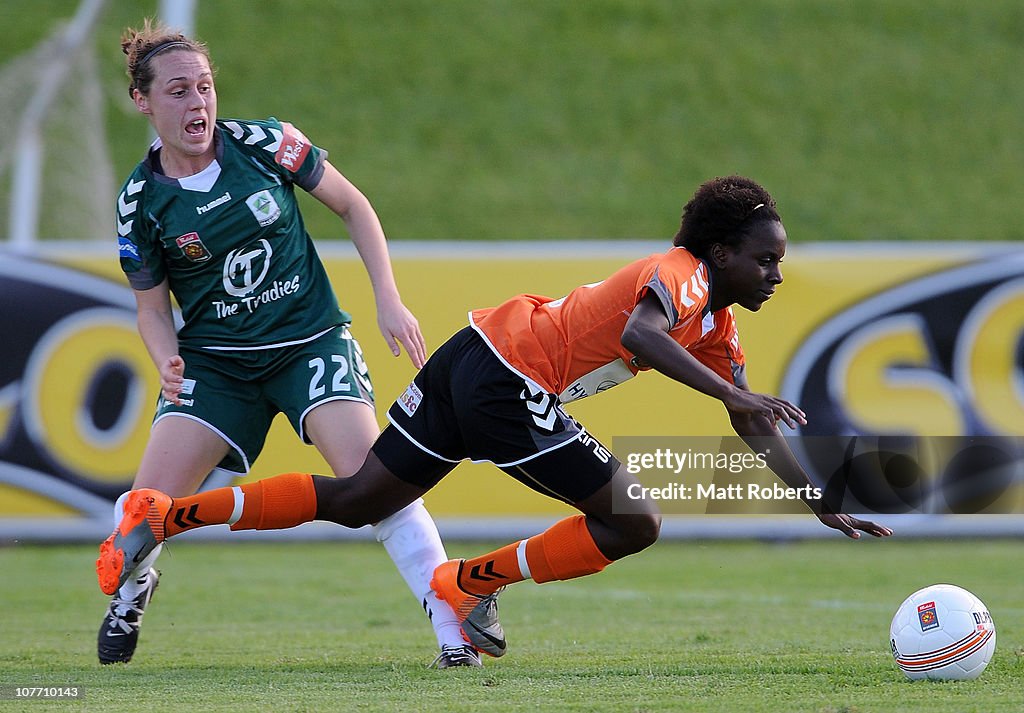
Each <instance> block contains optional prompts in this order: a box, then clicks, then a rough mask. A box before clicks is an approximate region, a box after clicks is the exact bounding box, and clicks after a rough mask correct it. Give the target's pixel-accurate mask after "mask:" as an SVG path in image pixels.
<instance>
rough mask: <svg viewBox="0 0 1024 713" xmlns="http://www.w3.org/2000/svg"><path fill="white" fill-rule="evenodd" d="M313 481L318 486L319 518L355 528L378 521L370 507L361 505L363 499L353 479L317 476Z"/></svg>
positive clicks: (317, 515) (317, 504)
mask: <svg viewBox="0 0 1024 713" xmlns="http://www.w3.org/2000/svg"><path fill="white" fill-rule="evenodd" d="M313 483H314V487H315V488H316V519H317V520H327V521H328V522H334V523H337V524H339V525H342V526H343V527H351V528H353V529H355V528H360V527H363V526H365V525H370V524H372V523H374V522H376V520H375V519H372V513H370V512H369V508H367V507H359V503H360V502H361V500H360V498H359V496H358V494H357V493H355V492H354V490H355V488H354V487H353V482H352V480H351V479H349V478H329V477H316V478H314V479H313Z"/></svg>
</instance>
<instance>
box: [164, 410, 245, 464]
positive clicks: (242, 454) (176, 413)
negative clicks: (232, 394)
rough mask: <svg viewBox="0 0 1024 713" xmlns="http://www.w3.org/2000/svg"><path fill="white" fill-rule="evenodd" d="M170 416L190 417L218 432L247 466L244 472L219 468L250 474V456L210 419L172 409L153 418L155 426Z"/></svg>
mask: <svg viewBox="0 0 1024 713" xmlns="http://www.w3.org/2000/svg"><path fill="white" fill-rule="evenodd" d="M170 416H178V417H179V418H187V419H189V420H191V421H195V422H196V423H201V424H203V425H204V426H206V427H207V428H209V429H210V430H211V431H213V432H214V433H216V434H217V435H218V436H220V437H221V438H223V439H224V442H225V443H227V444H228V445H229V446H230V447H231V449H232V450H233V451H235V453H237V454H238V455H239V457H241V459H242V465H243V466H244V467H245V470H243V471H242V472H239V471H237V470H231V469H230V468H224V467H223V466H220V465H218V466H217V468H220V469H221V470H223V471H225V472H227V473H232V474H234V475H239V476H241V475H248V474H249V467H250V466H249V457H248V456H247V455H246V454H245V451H243V450H242V449H241V448H239V447H238V444H237V443H235V442H234V441H232V440H231V439H230V438H228V437H227V434H225V433H223V432H222V431H220V430H219V429H217V428H215V427H214V426H213V424H211V423H209V422H208V421H204V420H203V419H201V418H199V417H198V416H193V415H192V414H190V413H181V412H180V411H171V412H170V413H164V414H160V415H159V416H157V417H156V418H155V419H153V426H156V424H158V423H160V421H162V420H163V419H165V418H168V417H170ZM153 426H150V430H151V431H152V430H153Z"/></svg>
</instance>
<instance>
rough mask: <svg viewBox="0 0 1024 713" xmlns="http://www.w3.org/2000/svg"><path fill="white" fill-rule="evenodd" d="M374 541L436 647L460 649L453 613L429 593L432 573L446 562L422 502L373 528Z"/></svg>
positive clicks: (411, 505) (458, 630)
mask: <svg viewBox="0 0 1024 713" xmlns="http://www.w3.org/2000/svg"><path fill="white" fill-rule="evenodd" d="M373 534H374V536H375V537H376V538H377V541H378V542H380V543H381V544H382V545H384V549H385V550H387V553H388V555H390V556H391V559H392V561H393V562H394V563H395V567H397V568H398V572H399V573H400V574H401V575H402V578H403V579H404V580H405V583H406V584H407V585H408V587H409V589H410V590H411V591H412V593H413V596H415V597H416V601H418V602H419V603H420V605H421V606H422V607H423V609H424V610H425V611H426V613H427V617H428V618H429V619H430V625H431V626H433V627H434V634H435V635H436V636H437V643H438V645H439V646H462V645H463V644H465V643H466V640H465V639H464V638H463V637H462V627H461V626H460V625H459V620H458V619H457V618H456V617H455V612H454V611H452V608H451V607H450V606H448V604H447V603H445V602H443V601H441V600H440V599H438V598H437V597H436V596H435V595H434V592H433V591H432V590H431V589H430V578H431V577H432V576H433V575H434V569H435V568H436V567H437V566H438V565H439V564H441V563H442V562H446V561H447V560H448V555H447V554H446V553H445V551H444V545H443V544H441V536H440V535H438V534H437V525H435V524H434V520H433V519H432V518H431V517H430V513H428V512H427V509H426V508H425V507H423V500H422V499H418V500H416V501H415V502H412V503H410V504H409V505H407V506H405V507H404V508H402V509H401V510H399V511H398V512H396V513H395V514H394V515H392V516H391V517H387V518H384V519H383V520H381V521H380V522H378V523H377V524H376V525H374V526H373Z"/></svg>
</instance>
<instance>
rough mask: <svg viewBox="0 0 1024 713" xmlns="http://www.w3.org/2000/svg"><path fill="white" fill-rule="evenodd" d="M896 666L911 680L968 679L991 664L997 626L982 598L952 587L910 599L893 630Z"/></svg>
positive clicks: (933, 589) (937, 586)
mask: <svg viewBox="0 0 1024 713" xmlns="http://www.w3.org/2000/svg"><path fill="white" fill-rule="evenodd" d="M889 641H890V643H891V645H892V655H893V658H895V659H896V665H897V666H899V667H900V670H901V671H903V673H904V674H906V676H907V678H909V679H911V680H913V681H916V680H919V679H922V678H927V679H931V680H937V681H968V680H970V679H974V678H977V677H978V676H980V675H981V672H982V671H984V670H985V667H986V666H988V662H989V661H990V660H991V659H992V654H993V652H994V651H995V649H996V625H995V623H994V622H993V621H992V616H991V615H990V614H989V613H988V607H986V606H985V605H984V604H983V603H982V601H981V600H980V599H978V598H977V597H976V596H974V595H973V594H971V593H970V592H968V591H967V590H966V589H961V588H960V587H956V586H954V585H952V584H935V585H932V586H931V587H925V588H924V589H919V590H918V591H916V592H914V593H913V594H911V595H910V596H909V597H907V598H906V599H905V600H904V601H903V604H901V605H900V608H899V609H898V610H897V611H896V616H894V617H893V618H892V625H891V626H890V627H889Z"/></svg>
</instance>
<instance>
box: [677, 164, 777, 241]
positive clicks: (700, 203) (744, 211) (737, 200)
mask: <svg viewBox="0 0 1024 713" xmlns="http://www.w3.org/2000/svg"><path fill="white" fill-rule="evenodd" d="M762 220H773V221H778V222H780V223H781V222H782V218H780V217H779V213H778V211H776V210H775V200H774V199H773V198H772V197H771V195H770V194H769V193H768V191H766V190H765V189H764V188H762V187H761V186H760V185H759V184H758V183H757V182H756V181H752V180H751V179H749V178H744V177H742V176H726V177H725V178H715V179H712V180H710V181H707V182H705V183H703V184H701V187H700V188H698V189H697V192H696V193H694V194H693V198H691V199H690V202H689V203H687V204H686V205H685V206H684V207H683V221H682V224H681V225H680V226H679V232H678V233H676V236H675V238H674V239H673V240H672V244H673V245H676V246H682V247H684V248H686V249H687V250H689V251H690V252H691V253H693V254H694V255H696V256H697V257H706V256H707V252H708V250H709V249H710V248H711V246H712V245H714V244H715V243H721V244H722V245H728V246H730V247H735V246H737V245H739V244H740V243H741V242H742V241H743V238H744V237H745V236H746V234H747V232H748V231H749V230H750V228H751V227H752V226H753V225H754V224H755V223H757V222H759V221H762Z"/></svg>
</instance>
